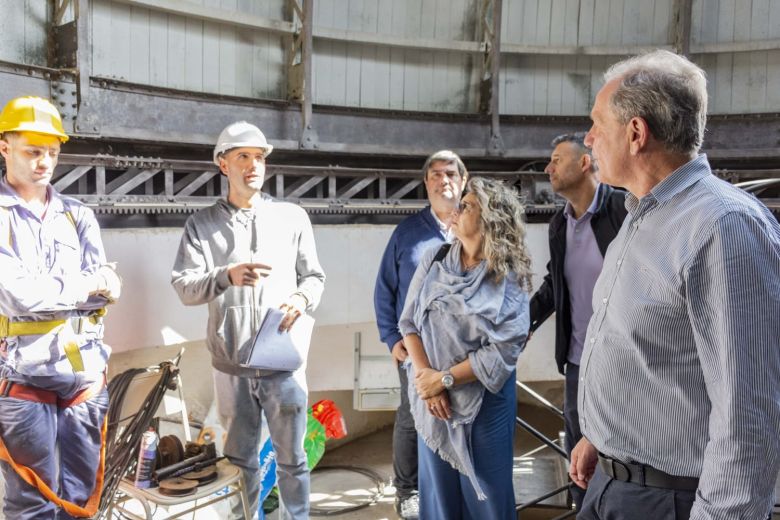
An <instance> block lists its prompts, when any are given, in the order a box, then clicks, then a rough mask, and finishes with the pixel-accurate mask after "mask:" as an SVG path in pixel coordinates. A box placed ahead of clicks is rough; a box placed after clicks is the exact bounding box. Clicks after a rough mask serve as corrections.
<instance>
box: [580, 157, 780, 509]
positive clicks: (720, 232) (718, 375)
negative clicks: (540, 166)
mask: <svg viewBox="0 0 780 520" xmlns="http://www.w3.org/2000/svg"><path fill="white" fill-rule="evenodd" d="M626 207H627V208H628V212H629V214H628V217H627V218H626V221H625V222H624V224H623V227H622V228H621V229H620V232H619V233H618V235H617V237H616V238H615V240H614V241H613V242H612V244H611V245H610V247H609V249H608V250H607V254H606V256H605V258H604V268H603V270H602V272H601V276H600V277H599V279H598V281H597V282H596V287H595V288H594V290H593V318H592V319H591V321H590V325H589V326H588V334H587V338H586V343H585V352H584V354H583V356H582V364H581V367H580V378H581V381H580V391H579V398H578V408H579V412H580V426H581V428H582V433H583V435H584V436H585V437H587V438H588V439H589V440H590V442H592V443H593V444H594V445H595V447H596V448H597V449H599V450H600V451H602V452H604V453H606V454H607V455H610V456H612V457H614V458H617V459H620V460H623V461H636V462H639V463H642V464H647V465H650V466H652V467H654V468H657V469H660V470H662V471H665V472H666V473H669V474H672V475H678V476H687V477H699V479H700V480H699V488H698V490H697V492H696V500H695V502H694V505H693V509H692V510H691V515H690V518H691V520H703V519H714V518H766V517H767V514H768V513H769V511H770V509H771V507H772V502H773V500H772V499H773V495H774V485H775V480H776V478H777V474H778V468H780V319H778V317H780V224H778V222H777V220H776V219H775V217H774V216H772V214H771V213H770V212H769V210H767V208H766V207H765V206H764V205H763V204H761V203H760V202H759V201H758V200H757V199H756V198H755V197H753V196H752V195H748V194H747V193H745V192H743V191H741V190H740V189H738V188H735V187H734V186H732V185H730V184H729V183H727V182H724V181H722V180H720V179H718V178H717V177H715V176H714V175H712V171H711V169H710V165H709V163H708V162H707V158H706V156H704V155H701V156H699V157H698V158H696V159H694V160H692V161H691V162H689V163H687V164H685V165H683V166H682V167H680V168H679V169H677V170H676V171H675V172H673V173H672V174H671V175H670V176H669V177H667V178H666V179H664V180H663V181H662V182H660V183H659V184H658V185H657V186H655V187H654V188H653V189H652V191H651V192H650V193H648V194H647V195H645V196H644V197H642V198H641V199H637V198H636V197H634V196H633V195H629V196H628V197H627V199H626Z"/></svg>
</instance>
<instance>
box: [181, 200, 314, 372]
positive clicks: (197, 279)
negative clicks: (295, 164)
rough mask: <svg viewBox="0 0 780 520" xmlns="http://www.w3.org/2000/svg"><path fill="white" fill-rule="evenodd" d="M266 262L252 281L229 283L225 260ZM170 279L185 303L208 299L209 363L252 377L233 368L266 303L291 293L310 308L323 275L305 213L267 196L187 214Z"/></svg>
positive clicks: (280, 300)
mask: <svg viewBox="0 0 780 520" xmlns="http://www.w3.org/2000/svg"><path fill="white" fill-rule="evenodd" d="M245 262H257V263H263V264H267V265H270V266H271V267H272V271H271V274H270V275H269V276H268V277H267V278H264V279H262V280H261V281H260V283H259V284H258V286H257V287H234V286H232V285H230V280H229V279H228V267H229V266H230V265H231V264H237V263H245ZM171 283H172V284H173V287H174V289H175V290H176V292H177V294H178V295H179V298H180V299H181V301H182V302H183V303H184V304H185V305H201V304H208V308H209V319H208V326H207V337H206V344H207V345H208V348H209V351H210V352H211V362H212V365H213V367H214V368H216V369H217V370H219V371H221V372H225V373H228V374H232V375H237V376H244V377H255V376H258V375H262V374H261V373H260V372H262V371H258V370H255V369H251V368H245V367H241V366H240V364H241V363H242V362H244V361H245V360H246V358H247V356H248V354H249V349H250V347H251V345H252V339H253V337H254V334H255V332H256V331H257V328H258V327H259V325H260V322H261V319H262V318H263V316H265V312H266V310H267V309H269V308H271V307H279V306H280V305H281V304H282V303H284V302H285V301H287V299H288V298H289V297H290V295H292V294H293V293H296V292H299V293H301V294H303V296H304V297H305V298H306V299H307V300H308V302H309V306H308V308H307V311H312V310H314V308H316V306H317V304H318V303H319V301H320V296H321V295H322V290H323V286H324V283H325V273H323V271H322V267H321V266H320V262H319V260H318V258H317V251H316V249H315V246H314V234H313V232H312V227H311V222H310V221H309V217H308V215H307V214H306V212H305V211H304V210H303V209H302V208H301V207H299V206H296V205H294V204H290V203H287V202H279V201H275V200H273V199H272V198H271V197H269V196H267V195H263V196H262V200H261V201H260V202H259V203H258V204H257V205H256V206H255V207H253V208H249V209H240V208H237V207H235V206H233V205H232V204H231V203H229V202H228V201H226V200H219V201H218V202H217V203H216V204H214V205H213V206H211V207H208V208H206V209H203V210H201V211H199V212H198V213H196V214H194V215H192V216H191V217H190V218H189V219H187V223H186V224H185V228H184V236H182V239H181V244H180V245H179V252H178V254H177V256H176V263H175V265H174V267H173V273H172V276H171Z"/></svg>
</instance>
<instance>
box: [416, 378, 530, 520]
mask: <svg viewBox="0 0 780 520" xmlns="http://www.w3.org/2000/svg"><path fill="white" fill-rule="evenodd" d="M455 391H457V389H456V390H455ZM516 409H517V399H516V394H515V375H514V373H513V374H512V375H511V376H510V377H509V379H507V382H506V383H505V384H504V386H503V388H502V389H501V391H500V392H499V393H498V394H491V393H490V392H487V391H485V396H484V397H483V400H482V407H481V408H480V410H479V413H478V414H477V417H476V419H475V420H474V423H473V424H472V426H471V441H470V442H471V453H472V457H473V459H474V470H475V472H476V474H477V479H478V480H479V483H480V485H481V486H482V490H483V491H484V492H485V494H486V495H487V500H478V499H477V494H476V492H475V491H474V487H473V486H472V485H471V482H469V479H468V477H467V476H465V475H463V474H461V473H460V472H459V471H458V470H456V469H454V468H453V467H452V466H450V465H449V463H447V462H444V461H443V460H442V459H441V457H439V456H438V455H436V454H435V453H434V452H433V451H431V449H430V448H429V447H428V446H427V445H426V444H425V442H424V441H423V440H422V438H419V439H418V442H417V446H418V450H419V460H420V469H419V479H420V520H458V519H471V518H473V519H475V520H484V519H490V520H510V519H511V520H514V519H515V518H516V513H515V493H514V486H513V485H512V462H513V442H512V441H513V437H514V431H515V413H516Z"/></svg>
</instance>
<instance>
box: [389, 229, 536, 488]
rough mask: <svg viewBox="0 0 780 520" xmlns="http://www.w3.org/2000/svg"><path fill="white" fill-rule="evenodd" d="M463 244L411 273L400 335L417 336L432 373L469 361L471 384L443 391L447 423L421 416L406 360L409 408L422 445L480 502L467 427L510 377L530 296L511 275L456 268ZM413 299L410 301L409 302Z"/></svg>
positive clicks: (425, 413) (481, 268)
mask: <svg viewBox="0 0 780 520" xmlns="http://www.w3.org/2000/svg"><path fill="white" fill-rule="evenodd" d="M460 251H461V244H460V242H458V241H456V242H455V243H454V244H453V246H452V248H451V249H450V251H449V253H448V254H447V256H446V257H445V258H444V259H443V260H442V261H440V262H433V263H432V260H433V257H434V256H435V254H436V252H437V250H433V251H429V252H428V253H427V254H426V255H425V256H424V258H423V259H422V261H421V262H420V266H419V267H418V269H417V272H416V273H415V276H414V279H413V280H412V284H411V285H410V287H409V295H410V297H407V299H406V305H405V307H404V311H403V313H402V315H401V320H400V323H399V325H400V328H401V333H402V334H404V335H406V334H410V333H416V334H418V335H419V336H420V338H421V339H422V343H423V346H424V348H425V353H426V355H427V356H428V360H429V361H430V364H431V366H432V367H433V368H435V369H437V370H445V369H448V368H450V367H452V366H453V365H456V364H458V363H460V362H461V361H463V360H465V359H466V358H468V359H469V360H470V361H471V366H472V368H473V370H474V373H475V374H476V376H477V381H475V382H472V383H468V384H464V385H458V386H457V387H455V388H453V389H452V390H450V391H449V398H450V405H451V408H452V417H451V419H450V420H447V421H442V420H440V419H437V418H435V417H434V416H433V415H431V414H430V412H429V411H428V410H427V408H426V405H425V402H424V401H423V400H422V399H420V397H419V395H417V389H416V387H415V386H414V384H413V382H414V369H413V367H412V365H411V362H409V361H407V363H406V365H405V366H406V370H407V372H408V375H409V381H410V384H409V402H410V407H411V411H412V416H413V417H414V423H415V426H416V428H417V431H418V432H419V433H420V435H421V436H422V438H423V440H424V441H425V444H427V445H428V447H429V448H431V450H433V451H434V452H435V453H437V454H438V455H439V456H440V457H441V458H442V460H445V461H446V462H448V463H449V464H450V465H452V467H453V468H455V469H457V470H458V471H460V472H461V473H463V474H464V475H466V476H467V477H469V480H470V481H471V483H472V485H473V486H474V490H475V491H476V493H477V496H478V497H479V499H480V500H484V499H485V498H486V496H485V494H484V492H483V491H482V488H481V486H480V485H479V483H478V482H477V478H476V475H475V473H474V463H473V458H472V454H471V452H470V448H469V446H470V444H471V443H470V436H471V424H472V423H473V422H474V419H475V418H476V416H477V414H478V413H479V409H480V407H481V405H482V397H483V394H484V392H485V390H486V389H487V390H488V391H490V392H493V393H496V392H498V391H499V390H500V389H501V388H502V387H503V385H504V383H505V382H506V380H507V378H508V377H509V376H510V375H511V374H512V373H513V372H514V370H515V366H516V364H517V357H518V356H519V354H520V351H521V349H522V345H523V343H524V341H525V337H526V335H527V333H528V325H529V314H528V295H527V293H526V292H525V291H523V290H522V288H521V287H520V286H519V284H518V283H517V278H516V276H514V275H510V276H508V277H506V278H504V280H502V281H501V282H498V283H496V282H495V281H494V280H493V278H492V276H491V275H489V273H488V272H487V263H486V262H485V261H483V262H482V263H481V264H479V265H478V266H477V267H476V268H475V269H473V270H467V271H463V270H462V269H461V265H460ZM415 295H416V297H415Z"/></svg>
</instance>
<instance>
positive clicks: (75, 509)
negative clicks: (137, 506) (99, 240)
mask: <svg viewBox="0 0 780 520" xmlns="http://www.w3.org/2000/svg"><path fill="white" fill-rule="evenodd" d="M65 215H66V216H67V218H68V220H69V221H70V223H71V224H72V225H73V229H77V227H76V220H75V219H74V218H73V214H72V213H71V212H70V211H66V212H65ZM5 227H7V228H8V232H7V237H8V242H7V243H8V245H9V246H10V245H11V244H13V235H12V232H11V222H10V215H9V214H8V208H7V207H4V206H0V239H2V236H3V235H5V234H6V233H5V229H4V228H5ZM105 314H106V309H105V308H102V309H98V310H97V311H95V312H94V313H93V314H92V315H90V316H86V317H77V318H67V319H57V320H47V321H11V320H10V319H9V318H8V317H7V316H2V315H0V340H4V339H5V338H7V337H9V336H43V335H45V334H52V333H53V334H55V335H56V334H59V333H60V332H61V331H62V330H63V329H64V328H65V327H69V326H72V324H74V325H73V329H74V332H75V333H76V334H81V332H82V330H83V327H84V323H85V321H89V322H90V323H92V324H97V323H98V322H99V320H100V319H101V318H102V317H103V316H104V315H105ZM63 350H64V351H65V356H66V357H67V358H68V361H69V362H70V364H71V367H72V368H73V371H74V372H83V371H84V361H83V359H82V357H81V350H80V349H79V345H78V343H76V342H75V341H69V342H67V343H66V344H65V345H64V346H63ZM105 386H106V380H105V376H104V377H103V378H101V379H100V380H98V381H96V382H95V383H93V384H92V385H90V386H89V387H87V388H85V389H84V390H82V391H81V392H79V393H77V394H76V395H75V396H73V397H72V398H70V399H61V398H60V397H59V396H58V395H57V393H56V392H52V391H50V390H44V389H43V388H38V387H36V386H31V385H25V384H21V383H16V382H13V381H9V380H7V379H2V380H0V397H13V398H15V399H23V400H25V401H32V402H36V403H43V404H46V405H56V406H57V407H59V408H70V407H73V406H78V405H80V404H83V403H85V402H87V401H89V400H90V399H92V398H93V397H95V396H97V395H98V394H100V392H101V391H102V390H103V388H105ZM107 425H108V416H106V418H105V419H104V420H103V427H102V428H101V434H100V462H99V463H98V468H97V474H96V477H95V488H94V490H93V491H92V494H91V495H90V497H89V499H87V502H86V504H85V505H84V506H79V505H78V504H75V503H73V502H70V501H68V500H63V499H62V498H60V497H59V496H57V494H56V493H55V492H54V491H52V489H51V488H50V487H49V486H48V485H47V484H46V482H44V480H43V479H41V478H40V477H39V476H38V475H37V474H36V473H35V471H34V470H33V469H32V468H29V467H27V466H24V465H22V464H18V463H17V462H16V461H14V459H13V457H12V456H11V454H10V453H9V452H8V449H7V447H6V445H5V442H4V441H3V439H2V438H1V437H0V460H2V461H5V462H7V463H8V464H9V465H10V466H11V467H12V468H13V469H14V471H16V473H17V474H18V475H19V476H20V477H21V478H22V480H24V481H25V482H27V483H28V484H29V485H31V486H33V487H34V488H36V489H37V490H38V491H39V492H40V493H41V495H43V496H44V497H45V498H46V499H47V500H49V501H50V502H52V503H53V504H55V505H57V506H59V507H60V508H62V509H64V510H65V511H66V512H67V513H68V514H69V515H71V516H75V517H82V518H91V517H93V516H94V515H95V513H97V510H98V507H99V505H100V495H101V492H102V490H103V476H104V470H105V455H106V453H105V451H106V428H107Z"/></svg>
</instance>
